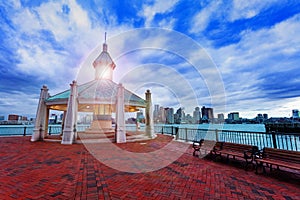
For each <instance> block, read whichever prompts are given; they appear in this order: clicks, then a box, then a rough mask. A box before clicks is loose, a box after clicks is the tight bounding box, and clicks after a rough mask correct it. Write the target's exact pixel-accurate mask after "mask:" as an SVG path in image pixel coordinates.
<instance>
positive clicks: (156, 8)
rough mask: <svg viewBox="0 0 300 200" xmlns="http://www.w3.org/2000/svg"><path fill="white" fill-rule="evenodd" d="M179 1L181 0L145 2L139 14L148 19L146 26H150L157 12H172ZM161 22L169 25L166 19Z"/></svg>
mask: <svg viewBox="0 0 300 200" xmlns="http://www.w3.org/2000/svg"><path fill="white" fill-rule="evenodd" d="M178 1H179V0H167V1H159V0H155V2H154V4H153V5H148V4H145V5H144V6H143V10H142V11H141V12H139V15H140V16H141V17H144V18H145V19H146V21H145V26H146V27H150V26H152V23H153V19H154V17H155V15H156V14H164V13H168V12H171V10H172V9H173V8H174V6H175V5H176V4H177V3H178ZM160 23H161V25H167V24H166V22H165V21H164V20H163V21H162V22H160ZM171 24H172V23H170V24H168V26H167V27H165V28H169V26H170V25H171Z"/></svg>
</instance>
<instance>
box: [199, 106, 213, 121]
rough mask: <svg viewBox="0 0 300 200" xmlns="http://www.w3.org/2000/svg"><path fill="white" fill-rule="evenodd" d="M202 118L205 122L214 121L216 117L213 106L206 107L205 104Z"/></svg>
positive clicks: (202, 109)
mask: <svg viewBox="0 0 300 200" xmlns="http://www.w3.org/2000/svg"><path fill="white" fill-rule="evenodd" d="M201 113H202V120H203V121H205V122H209V121H212V120H213V119H214V111H213V108H206V107H205V106H203V107H202V108H201Z"/></svg>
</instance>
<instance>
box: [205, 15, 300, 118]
mask: <svg viewBox="0 0 300 200" xmlns="http://www.w3.org/2000/svg"><path fill="white" fill-rule="evenodd" d="M299 21H300V15H296V16H294V17H292V18H290V19H287V20H286V21H283V22H281V23H278V24H276V25H274V26H273V27H270V28H264V29H260V30H256V31H250V30H248V31H245V32H242V33H241V36H242V39H241V40H240V41H239V42H238V43H235V44H231V45H229V46H225V47H222V48H218V49H215V48H207V50H208V52H209V53H210V55H211V56H212V58H213V59H214V61H215V62H216V64H217V66H218V67H219V69H220V71H221V74H222V76H223V79H224V80H225V88H226V93H227V94H228V95H227V97H228V101H227V103H228V109H229V110H228V111H229V112H231V111H233V110H235V109H236V108H240V111H241V112H243V113H248V114H250V113H252V114H253V113H255V112H258V111H254V110H255V109H261V110H263V109H266V108H267V109H270V112H269V113H270V114H271V115H273V116H288V114H289V112H290V111H291V110H292V109H294V108H295V107H289V108H287V107H286V106H285V103H286V102H288V101H289V100H287V99H285V100H280V99H279V100H278V97H275V98H273V97H272V96H268V94H266V93H265V92H269V93H270V92H279V91H278V89H275V88H274V89H273V90H272V88H268V89H267V91H265V88H264V87H263V86H262V85H264V84H271V83H270V82H269V81H271V80H268V75H269V74H272V73H283V72H289V71H291V72H293V71H295V72H296V71H297V70H298V67H299V66H298V65H297V63H299V62H300V58H299V56H298V55H299V54H300V50H299V49H300V38H299V37H298V36H297V35H298V33H299V31H300V24H299ZM291 38H292V39H291ZM286 78H288V79H290V81H289V82H290V85H292V82H293V81H294V82H295V80H294V79H292V77H286ZM284 80H287V79H284ZM284 80H283V81H284ZM273 81H274V80H273ZM273 84H274V86H276V84H279V82H278V83H276V82H274V83H273ZM282 90H286V91H288V90H289V89H288V88H282ZM266 97H268V98H266ZM274 105H276V106H277V108H274ZM291 105H292V104H291ZM293 105H294V104H293ZM272 107H273V109H272ZM284 108H285V111H284ZM296 108H297V107H296ZM274 110H275V111H274ZM276 112H278V114H276ZM284 112H285V114H283V113H284Z"/></svg>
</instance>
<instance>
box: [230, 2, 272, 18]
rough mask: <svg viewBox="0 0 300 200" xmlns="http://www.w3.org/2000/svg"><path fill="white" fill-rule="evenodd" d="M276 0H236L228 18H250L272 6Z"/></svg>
mask: <svg viewBox="0 0 300 200" xmlns="http://www.w3.org/2000/svg"><path fill="white" fill-rule="evenodd" d="M274 2H277V1H276V0H264V1H261V0H251V1H247V0H234V1H233V5H232V7H231V9H230V10H229V15H228V20H229V21H235V20H238V19H249V18H252V17H254V16H256V15H258V14H259V13H260V12H261V11H263V10H264V9H266V8H268V7H269V6H271V5H272V4H273V3H274Z"/></svg>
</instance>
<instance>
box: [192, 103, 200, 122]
mask: <svg viewBox="0 0 300 200" xmlns="http://www.w3.org/2000/svg"><path fill="white" fill-rule="evenodd" d="M193 121H194V123H196V124H199V123H200V121H201V112H200V108H199V107H196V108H195V110H194V112H193Z"/></svg>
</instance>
